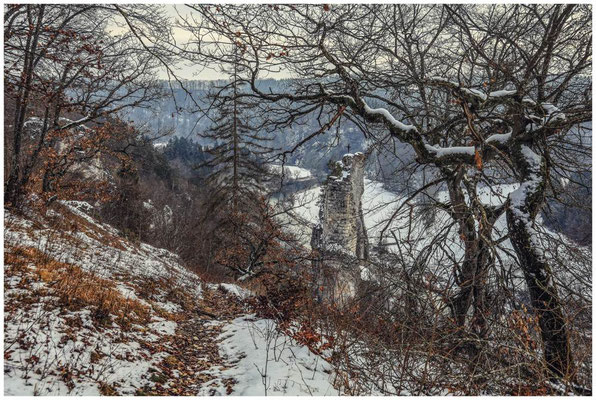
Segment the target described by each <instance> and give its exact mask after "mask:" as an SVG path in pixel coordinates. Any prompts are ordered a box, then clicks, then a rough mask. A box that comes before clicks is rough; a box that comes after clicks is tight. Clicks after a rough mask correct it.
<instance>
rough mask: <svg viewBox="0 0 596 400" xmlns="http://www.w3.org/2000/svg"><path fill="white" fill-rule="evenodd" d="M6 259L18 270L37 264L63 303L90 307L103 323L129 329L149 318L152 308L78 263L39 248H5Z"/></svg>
mask: <svg viewBox="0 0 596 400" xmlns="http://www.w3.org/2000/svg"><path fill="white" fill-rule="evenodd" d="M4 261H5V263H6V264H7V265H11V267H12V268H13V269H15V271H17V270H22V269H23V268H27V266H28V265H33V266H35V268H33V269H32V270H31V272H33V273H34V274H35V276H36V277H37V279H38V280H40V281H43V282H45V283H46V284H47V285H48V287H49V288H51V289H52V291H53V292H54V293H53V294H54V295H56V296H57V297H58V299H59V301H60V303H61V304H62V305H63V306H65V307H66V308H68V309H70V310H78V309H82V308H85V307H90V308H91V309H92V310H93V317H94V318H95V319H96V320H97V321H98V322H100V323H103V324H108V323H109V322H110V321H112V319H114V320H115V321H116V322H117V323H118V324H119V325H120V326H121V327H123V328H127V327H130V325H131V324H137V323H138V324H142V323H146V322H148V321H149V318H150V310H149V308H148V307H147V306H145V305H143V304H142V303H141V302H139V301H138V300H135V299H128V298H125V297H124V296H123V295H122V294H121V293H120V292H119V291H118V290H117V289H116V288H115V286H114V283H113V282H111V281H109V280H106V279H103V278H100V277H98V276H96V275H94V274H92V273H89V272H86V271H83V270H82V269H81V268H80V267H78V266H76V265H72V264H67V263H61V262H57V261H55V260H53V259H51V258H48V257H47V255H46V254H44V253H42V252H41V251H39V250H37V249H35V248H32V247H14V248H12V249H10V250H7V251H5V253H4Z"/></svg>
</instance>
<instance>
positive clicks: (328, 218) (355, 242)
mask: <svg viewBox="0 0 596 400" xmlns="http://www.w3.org/2000/svg"><path fill="white" fill-rule="evenodd" d="M364 162H365V157H364V154H362V153H356V154H346V155H344V156H343V158H342V160H341V161H337V162H336V163H335V164H333V165H332V172H331V174H330V175H329V177H328V178H327V182H326V184H325V186H324V187H323V193H322V197H321V208H320V211H319V218H320V227H321V228H320V229H321V233H320V236H321V240H320V241H321V244H322V247H324V248H325V249H328V250H333V251H343V252H346V253H348V254H349V255H351V256H354V257H356V258H357V259H359V260H365V259H367V258H368V237H367V234H366V228H365V226H364V218H363V215H362V194H363V193H364Z"/></svg>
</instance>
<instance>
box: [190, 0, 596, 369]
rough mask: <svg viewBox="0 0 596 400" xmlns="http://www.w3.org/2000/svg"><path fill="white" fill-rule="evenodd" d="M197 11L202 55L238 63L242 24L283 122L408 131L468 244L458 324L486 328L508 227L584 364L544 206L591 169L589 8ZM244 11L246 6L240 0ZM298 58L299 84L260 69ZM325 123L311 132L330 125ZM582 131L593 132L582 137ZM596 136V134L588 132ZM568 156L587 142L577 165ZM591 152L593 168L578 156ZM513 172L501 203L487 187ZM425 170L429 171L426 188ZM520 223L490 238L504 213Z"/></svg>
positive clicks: (553, 364) (554, 337) (558, 342)
mask: <svg viewBox="0 0 596 400" xmlns="http://www.w3.org/2000/svg"><path fill="white" fill-rule="evenodd" d="M191 8H192V9H193V10H194V11H195V12H196V13H197V14H198V15H199V18H196V20H195V21H194V22H195V23H194V25H193V26H192V33H193V34H194V36H195V38H196V39H197V40H196V42H195V43H194V46H193V44H192V43H191V47H190V48H189V49H191V52H190V53H189V54H191V59H192V60H193V61H194V62H197V63H201V64H202V65H209V64H211V65H213V64H222V63H223V64H226V63H229V61H228V60H227V59H226V57H225V53H224V52H222V47H221V43H220V41H219V39H220V38H222V37H233V36H234V35H235V37H236V39H235V43H236V45H237V46H238V48H239V49H241V54H242V61H241V62H242V64H243V65H244V67H245V68H246V69H247V77H246V78H244V79H245V82H246V83H247V84H248V85H249V86H250V88H251V89H252V90H251V93H246V94H241V96H246V97H253V98H256V99H258V100H260V102H261V104H260V107H262V109H263V111H266V112H267V114H268V116H269V117H270V121H269V122H270V124H271V125H273V126H275V127H283V126H291V125H292V124H293V123H294V122H295V121H296V120H297V118H299V117H302V116H305V115H312V116H313V117H314V116H317V118H318V119H319V121H320V125H321V127H324V126H325V124H326V123H329V122H330V121H331V120H334V119H335V118H337V117H336V115H338V114H341V115H343V116H344V117H346V118H349V119H351V120H353V121H355V122H356V123H357V124H359V125H360V126H365V127H375V129H374V130H373V129H365V130H364V131H365V132H367V133H368V134H372V135H374V136H373V137H372V138H371V139H373V140H374V141H379V142H380V141H383V140H387V139H388V138H390V139H395V140H398V141H400V142H402V143H406V144H407V145H409V147H410V148H411V149H412V150H413V152H414V153H415V157H416V162H417V164H418V165H421V166H424V168H426V169H429V170H434V171H437V172H438V173H439V176H440V181H441V182H444V184H445V185H446V187H447V189H448V193H449V201H448V202H446V203H438V202H437V206H438V207H441V208H443V209H444V210H446V211H447V212H448V213H449V214H450V215H451V217H452V218H453V220H454V221H455V222H456V224H457V226H458V233H459V235H460V238H461V245H462V246H463V248H464V249H465V252H464V253H465V256H464V258H463V260H461V262H459V261H457V262H454V270H455V272H454V274H455V277H456V281H457V283H458V285H459V291H458V292H457V293H456V294H455V295H453V296H451V297H450V298H449V299H448V300H447V302H448V304H449V305H450V307H451V308H452V310H453V314H454V316H455V317H456V319H457V320H458V322H459V324H460V325H463V324H464V323H465V320H466V315H467V313H468V309H469V308H470V307H471V306H473V308H474V317H473V318H472V325H473V326H475V327H477V331H478V333H480V334H482V335H484V334H486V330H487V329H488V327H487V324H486V321H485V320H484V315H485V313H486V304H485V302H486V300H485V294H484V292H485V287H486V282H487V274H488V271H489V270H490V269H491V268H495V267H496V265H495V263H496V259H497V257H498V255H497V252H496V247H497V246H498V245H499V244H500V243H503V242H504V241H506V240H507V239H509V240H510V241H511V243H512V244H513V248H514V249H515V253H516V258H517V262H518V263H519V266H520V267H521V270H522V271H523V273H524V276H525V280H526V284H527V286H528V289H529V292H530V296H531V302H532V305H533V308H534V311H535V313H536V315H537V316H538V318H539V321H540V328H541V331H542V341H543V345H544V357H545V360H546V364H547V366H548V369H549V370H550V371H551V373H552V374H553V375H554V376H565V375H566V374H568V373H570V371H572V362H571V354H570V350H569V335H568V332H567V327H566V323H565V316H564V313H563V310H562V308H561V302H560V299H559V296H558V294H557V289H556V285H555V283H554V281H553V272H552V267H551V265H549V260H548V259H547V258H546V257H544V256H543V255H542V254H541V250H540V245H539V244H538V242H537V240H536V236H537V234H536V218H537V216H538V215H539V212H540V211H541V209H542V207H543V204H544V199H545V197H546V196H547V195H548V194H549V191H550V187H551V186H552V185H551V184H550V179H551V177H552V176H555V175H568V173H569V171H571V170H577V169H578V168H580V169H581V168H584V169H585V168H586V166H585V163H586V162H587V163H588V164H589V158H586V157H585V155H586V154H587V153H589V151H586V144H585V132H583V129H584V126H583V125H582V124H583V123H584V122H587V121H590V120H591V98H590V96H591V80H590V76H589V74H590V72H589V71H590V67H591V31H590V28H589V26H590V24H589V20H590V18H591V10H590V8H589V7H588V6H574V5H568V6H560V5H544V6H542V5H531V6H526V5H516V6H506V5H495V6H461V7H454V6H400V5H387V6H377V5H371V6H357V5H345V6H343V5H342V6H329V5H303V6H293V5H285V6H277V5H275V6H274V5H270V6H225V5H218V6H191ZM239 10H241V12H239ZM279 70H285V71H288V72H289V73H290V74H292V75H293V76H295V77H296V79H293V80H290V81H288V85H287V90H286V91H283V92H282V91H280V92H272V91H264V90H261V88H259V85H258V78H259V77H261V76H264V75H265V74H268V73H273V72H275V71H279ZM321 133H322V132H321V131H317V132H314V133H313V135H317V134H321ZM582 138H584V140H582ZM588 146H589V145H588ZM569 154H577V155H583V156H582V157H573V158H575V163H570V162H569V161H570V159H571V157H569ZM578 163H580V164H581V163H584V166H582V165H579V166H578V165H577V164H578ZM513 182H516V183H517V184H518V185H519V187H518V189H517V190H515V191H513V192H512V193H510V194H509V195H508V198H507V201H506V202H504V203H503V204H501V205H499V206H490V205H486V204H484V203H483V202H482V201H481V198H480V188H481V187H488V188H491V187H494V186H495V185H498V184H506V183H513ZM427 183H428V182H423V185H426V184H427ZM504 213H505V214H506V216H507V222H508V226H509V232H508V233H507V234H506V236H503V237H498V238H493V237H492V236H493V234H494V231H493V225H494V224H495V221H496V220H497V219H498V218H499V217H500V216H501V215H503V214H504Z"/></svg>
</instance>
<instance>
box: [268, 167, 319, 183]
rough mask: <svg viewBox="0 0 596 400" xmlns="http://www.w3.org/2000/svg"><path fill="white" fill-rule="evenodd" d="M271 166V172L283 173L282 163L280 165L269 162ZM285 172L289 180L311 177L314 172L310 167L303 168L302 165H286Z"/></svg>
mask: <svg viewBox="0 0 596 400" xmlns="http://www.w3.org/2000/svg"><path fill="white" fill-rule="evenodd" d="M269 168H270V170H271V172H273V173H275V174H279V175H281V173H282V169H281V165H279V164H269ZM283 173H284V177H285V179H288V180H303V179H310V178H312V176H313V175H312V173H311V172H310V171H309V170H308V169H306V168H302V167H297V166H295V165H284V168H283Z"/></svg>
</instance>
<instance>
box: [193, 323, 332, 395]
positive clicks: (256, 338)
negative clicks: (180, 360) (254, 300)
mask: <svg viewBox="0 0 596 400" xmlns="http://www.w3.org/2000/svg"><path fill="white" fill-rule="evenodd" d="M220 338H221V339H223V340H222V342H221V343H220V352H221V353H222V354H223V355H225V356H226V357H227V358H228V359H229V360H230V361H232V363H233V364H234V365H233V366H232V367H231V368H229V369H227V370H224V371H221V372H220V373H218V375H220V378H217V379H216V380H215V381H214V383H215V384H216V383H218V382H219V381H221V379H223V378H226V377H230V378H234V379H235V380H236V384H235V385H234V387H233V392H232V393H231V394H232V395H234V396H265V395H267V396H282V395H283V396H337V395H339V394H340V393H339V392H338V391H337V390H336V389H335V388H334V387H333V384H332V382H333V378H334V375H333V374H332V373H331V371H332V370H333V367H332V366H331V364H329V363H328V362H327V361H325V360H324V359H323V358H321V357H320V356H318V355H315V354H313V353H312V352H311V351H310V350H309V349H308V347H306V346H303V345H300V344H298V343H296V341H295V340H294V339H292V338H290V337H289V336H287V335H285V334H283V333H281V332H280V331H279V330H278V329H277V325H276V323H275V322H274V321H272V320H268V319H256V318H255V317H254V316H253V315H248V316H243V317H239V318H236V319H234V320H233V321H231V322H230V323H228V324H226V325H225V326H224V327H223V330H222V333H221V336H220ZM207 386H209V385H207ZM201 394H202V395H204V394H207V392H205V393H201ZM217 394H220V395H223V394H225V392H223V391H221V392H219V393H217Z"/></svg>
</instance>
